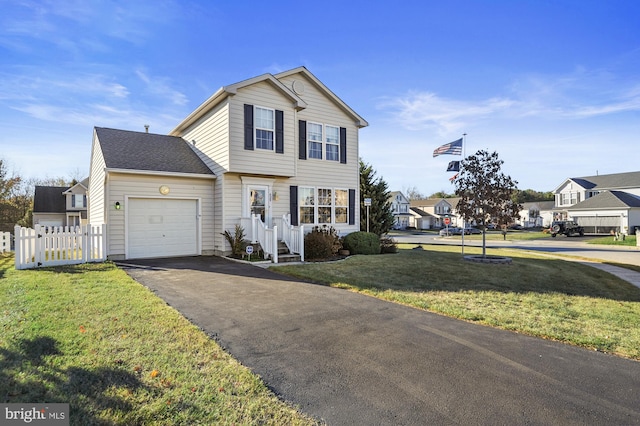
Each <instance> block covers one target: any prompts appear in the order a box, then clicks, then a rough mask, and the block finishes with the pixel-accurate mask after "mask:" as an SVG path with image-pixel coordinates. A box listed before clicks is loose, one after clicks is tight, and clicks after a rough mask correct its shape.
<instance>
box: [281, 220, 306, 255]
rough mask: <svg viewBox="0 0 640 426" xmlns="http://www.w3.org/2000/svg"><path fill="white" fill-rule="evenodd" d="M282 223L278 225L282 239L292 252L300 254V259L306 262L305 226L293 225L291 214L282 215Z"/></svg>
mask: <svg viewBox="0 0 640 426" xmlns="http://www.w3.org/2000/svg"><path fill="white" fill-rule="evenodd" d="M280 222H281V224H280V225H279V226H278V229H279V230H280V232H281V234H280V239H281V240H282V241H283V242H284V243H285V244H286V245H287V248H288V249H289V251H290V252H291V253H295V254H299V255H300V260H302V261H303V262H304V226H303V225H302V226H293V225H291V215H290V214H285V215H282V219H280Z"/></svg>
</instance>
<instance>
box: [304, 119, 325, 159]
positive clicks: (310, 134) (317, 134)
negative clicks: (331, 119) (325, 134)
mask: <svg viewBox="0 0 640 426" xmlns="http://www.w3.org/2000/svg"><path fill="white" fill-rule="evenodd" d="M322 139H323V138H322V124H318V123H311V122H309V123H307V140H308V141H309V158H317V159H319V160H322Z"/></svg>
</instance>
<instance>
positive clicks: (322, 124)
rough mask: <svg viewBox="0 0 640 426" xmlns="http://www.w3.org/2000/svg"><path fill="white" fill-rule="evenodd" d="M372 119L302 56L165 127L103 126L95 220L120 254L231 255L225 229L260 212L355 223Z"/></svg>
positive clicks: (308, 222)
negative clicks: (365, 134)
mask: <svg viewBox="0 0 640 426" xmlns="http://www.w3.org/2000/svg"><path fill="white" fill-rule="evenodd" d="M367 125H368V123H367V122H366V121H365V120H364V119H363V118H362V117H360V116H359V115H358V114H357V113H356V112H355V111H353V110H352V109H351V108H350V107H349V106H348V105H346V104H345V103H344V102H343V101H342V100H341V99H340V98H338V97H337V96H336V95H335V94H334V93H333V92H332V91H331V90H329V89H328V88H327V87H326V86H325V85H324V84H323V83H322V82H320V81H319V80H318V79H317V78H316V77H315V76H314V75H313V74H311V73H310V72H309V71H308V70H307V69H306V68H304V67H299V68H296V69H293V70H290V71H286V72H282V73H279V74H275V75H272V74H263V75H261V76H258V77H254V78H251V79H249V80H244V81H241V82H239V83H235V84H232V85H229V86H224V87H222V88H221V89H219V90H218V91H217V92H216V93H214V94H213V95H212V96H211V97H210V98H209V99H207V100H206V101H205V102H204V103H203V104H201V105H200V106H199V107H198V108H197V109H196V110H195V111H193V112H192V113H191V114H190V115H189V116H187V117H186V118H185V119H184V120H183V121H182V122H180V123H179V124H178V125H177V126H176V127H175V128H174V129H173V130H172V131H171V132H170V134H169V135H168V136H164V135H156V134H150V133H143V132H131V131H125V130H115V129H105V128H96V129H95V131H94V137H93V146H92V154H91V181H90V182H91V184H90V187H89V218H90V221H91V223H92V224H98V223H106V224H107V234H108V238H107V253H108V255H109V257H110V258H112V259H122V258H136V257H160V256H179V255H199V254H226V253H228V252H229V251H230V247H229V246H228V244H227V242H226V240H225V238H224V237H223V236H222V233H223V232H224V231H225V230H229V231H231V232H233V230H234V227H235V225H245V224H247V223H248V222H247V219H248V218H249V217H251V215H252V214H255V215H259V217H260V219H261V220H262V222H263V223H264V224H265V225H266V226H267V227H272V226H273V225H276V224H282V222H283V220H284V219H285V218H287V219H288V220H289V221H290V223H291V224H292V225H294V226H297V225H304V226H305V229H306V230H310V229H311V228H312V227H313V226H315V225H328V226H333V227H334V228H335V229H336V230H337V231H338V232H339V233H340V234H347V233H350V232H353V231H358V230H359V229H360V224H359V217H360V212H359V204H360V203H359V202H358V200H359V199H360V194H359V164H358V158H359V151H358V131H359V129H360V128H362V127H365V126H367ZM289 215H290V216H289ZM289 217H290V219H289ZM280 230H281V227H280V226H279V231H280ZM245 231H246V232H247V233H249V232H253V231H252V229H245Z"/></svg>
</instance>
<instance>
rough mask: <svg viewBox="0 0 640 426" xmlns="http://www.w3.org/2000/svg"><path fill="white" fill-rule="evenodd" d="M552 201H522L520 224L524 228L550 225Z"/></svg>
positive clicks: (553, 205) (551, 220)
mask: <svg viewBox="0 0 640 426" xmlns="http://www.w3.org/2000/svg"><path fill="white" fill-rule="evenodd" d="M554 207H555V202H553V201H531V202H527V203H522V210H521V211H520V224H521V225H522V226H524V227H525V228H533V227H546V228H548V227H550V226H551V222H553V213H554V212H553V208H554Z"/></svg>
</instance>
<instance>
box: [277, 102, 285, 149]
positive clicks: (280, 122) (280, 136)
mask: <svg viewBox="0 0 640 426" xmlns="http://www.w3.org/2000/svg"><path fill="white" fill-rule="evenodd" d="M276 153H278V154H284V112H282V111H279V110H276Z"/></svg>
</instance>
